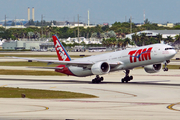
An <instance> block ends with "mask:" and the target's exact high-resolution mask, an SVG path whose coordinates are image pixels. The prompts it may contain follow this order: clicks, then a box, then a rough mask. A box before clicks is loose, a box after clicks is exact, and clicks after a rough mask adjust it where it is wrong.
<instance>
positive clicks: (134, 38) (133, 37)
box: [132, 33, 139, 45]
mask: <svg viewBox="0 0 180 120" xmlns="http://www.w3.org/2000/svg"><path fill="white" fill-rule="evenodd" d="M132 41H134V43H135V45H137V42H138V41H139V35H137V33H135V34H133V35H132Z"/></svg>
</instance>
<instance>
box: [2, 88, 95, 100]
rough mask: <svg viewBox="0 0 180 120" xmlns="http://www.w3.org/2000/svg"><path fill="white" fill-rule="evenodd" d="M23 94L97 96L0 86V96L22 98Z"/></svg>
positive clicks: (54, 97)
mask: <svg viewBox="0 0 180 120" xmlns="http://www.w3.org/2000/svg"><path fill="white" fill-rule="evenodd" d="M21 94H25V96H26V98H31V99H70V98H96V96H94V95H89V94H82V93H75V92H66V91H52V90H39V89H24V88H9V87H0V98H21Z"/></svg>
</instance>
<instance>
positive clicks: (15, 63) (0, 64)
mask: <svg viewBox="0 0 180 120" xmlns="http://www.w3.org/2000/svg"><path fill="white" fill-rule="evenodd" d="M0 66H37V67H40V66H41V67H55V66H58V65H57V64H51V65H47V63H43V62H26V61H18V62H0Z"/></svg>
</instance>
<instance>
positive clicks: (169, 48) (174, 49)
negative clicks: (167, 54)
mask: <svg viewBox="0 0 180 120" xmlns="http://www.w3.org/2000/svg"><path fill="white" fill-rule="evenodd" d="M165 50H175V48H165Z"/></svg>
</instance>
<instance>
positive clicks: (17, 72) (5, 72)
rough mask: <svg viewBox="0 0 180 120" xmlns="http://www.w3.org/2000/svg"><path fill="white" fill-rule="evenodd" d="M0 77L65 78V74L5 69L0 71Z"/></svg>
mask: <svg viewBox="0 0 180 120" xmlns="http://www.w3.org/2000/svg"><path fill="white" fill-rule="evenodd" d="M0 75H35V76H65V74H62V73H58V72H55V71H36V70H5V69H0Z"/></svg>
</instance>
